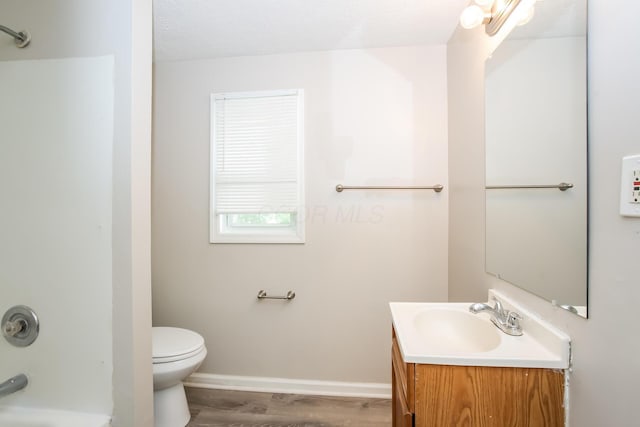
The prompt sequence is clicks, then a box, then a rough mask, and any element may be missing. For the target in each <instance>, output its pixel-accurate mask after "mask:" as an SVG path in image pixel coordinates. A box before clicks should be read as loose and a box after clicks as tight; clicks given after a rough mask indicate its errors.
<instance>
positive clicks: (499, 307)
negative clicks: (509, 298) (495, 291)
mask: <svg viewBox="0 0 640 427" xmlns="http://www.w3.org/2000/svg"><path fill="white" fill-rule="evenodd" d="M492 299H493V302H494V303H495V306H494V310H495V311H496V312H497V313H498V315H500V316H505V312H504V308H503V307H502V303H501V302H500V300H499V299H498V298H496V297H493V298H492ZM503 318H504V317H503Z"/></svg>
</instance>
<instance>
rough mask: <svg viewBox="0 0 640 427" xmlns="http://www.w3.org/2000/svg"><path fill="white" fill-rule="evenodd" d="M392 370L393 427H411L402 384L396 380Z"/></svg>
mask: <svg viewBox="0 0 640 427" xmlns="http://www.w3.org/2000/svg"><path fill="white" fill-rule="evenodd" d="M393 371H394V369H392V372H391V377H392V390H391V393H392V399H393V400H392V402H391V404H392V408H393V427H413V425H414V424H413V413H412V412H411V411H410V410H409V408H408V407H407V401H406V400H405V398H404V393H403V390H402V383H401V382H400V381H399V378H396V375H395V372H393Z"/></svg>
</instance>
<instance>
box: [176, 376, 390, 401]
mask: <svg viewBox="0 0 640 427" xmlns="http://www.w3.org/2000/svg"><path fill="white" fill-rule="evenodd" d="M184 385H185V386H187V387H199V388H213V389H221V390H240V391H257V392H263V393H288V394H310V395H316V396H339V397H369V398H379V399H390V398H391V384H384V383H348V382H341V381H316V380H294V379H288V378H267V377H244V376H236V375H216V374H202V373H195V374H192V375H191V376H189V377H188V378H187V379H186V380H185V381H184Z"/></svg>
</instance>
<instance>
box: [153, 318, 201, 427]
mask: <svg viewBox="0 0 640 427" xmlns="http://www.w3.org/2000/svg"><path fill="white" fill-rule="evenodd" d="M152 341H153V344H152V353H153V405H154V415H155V423H154V425H155V427H184V426H186V425H187V423H188V422H189V420H190V419H191V414H190V413H189V406H188V405H187V397H186V395H185V394H184V386H183V385H182V380H184V379H185V378H187V377H188V376H189V375H191V374H192V373H193V372H194V371H195V370H196V369H198V367H199V366H200V364H201V363H202V361H203V360H204V358H205V356H206V355H207V349H206V347H205V346H204V338H202V336H200V335H199V334H197V333H195V332H193V331H189V330H187V329H180V328H170V327H153V328H152Z"/></svg>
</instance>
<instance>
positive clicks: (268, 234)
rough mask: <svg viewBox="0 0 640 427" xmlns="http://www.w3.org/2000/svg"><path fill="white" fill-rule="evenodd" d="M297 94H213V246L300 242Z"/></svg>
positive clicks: (300, 122)
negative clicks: (214, 244)
mask: <svg viewBox="0 0 640 427" xmlns="http://www.w3.org/2000/svg"><path fill="white" fill-rule="evenodd" d="M303 101H304V99H303V91H302V90H288V91H269V92H248V93H224V94H213V95H211V211H210V241H211V242H212V243H303V242H304V224H303V222H302V215H303V208H302V206H303V203H304V194H303V191H304V183H303V164H304V157H303V105H304V102H303Z"/></svg>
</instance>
